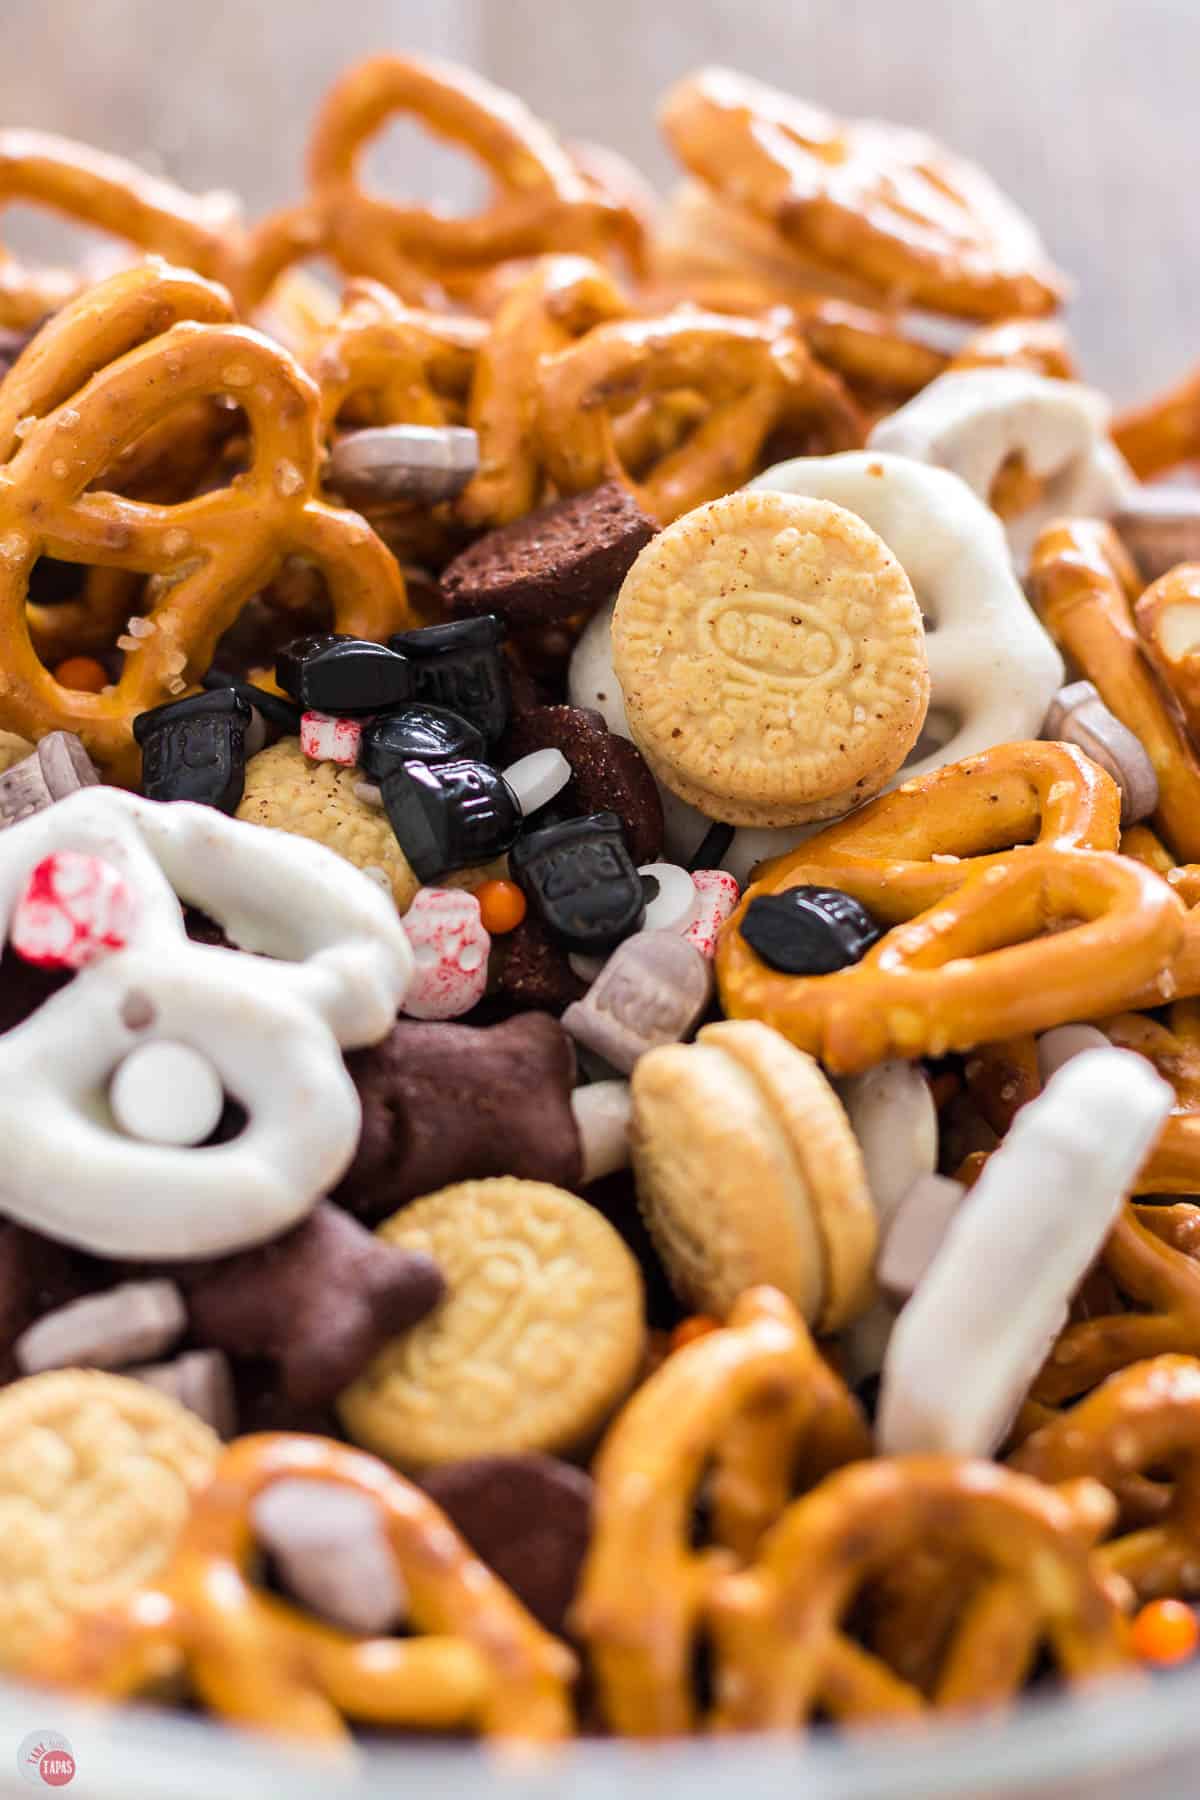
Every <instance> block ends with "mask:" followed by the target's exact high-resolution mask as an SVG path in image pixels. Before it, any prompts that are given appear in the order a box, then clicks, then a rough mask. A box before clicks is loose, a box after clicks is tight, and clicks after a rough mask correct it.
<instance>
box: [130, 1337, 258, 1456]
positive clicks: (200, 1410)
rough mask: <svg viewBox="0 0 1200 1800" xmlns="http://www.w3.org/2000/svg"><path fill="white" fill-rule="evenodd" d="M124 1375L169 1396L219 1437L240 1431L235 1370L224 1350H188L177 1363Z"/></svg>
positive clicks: (148, 1367) (176, 1360)
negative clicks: (235, 1389) (235, 1391)
mask: <svg viewBox="0 0 1200 1800" xmlns="http://www.w3.org/2000/svg"><path fill="white" fill-rule="evenodd" d="M122 1374H124V1375H128V1376H129V1378H130V1379H131V1380H132V1381H143V1382H145V1384H146V1386H147V1387H152V1388H157V1389H158V1391H159V1393H160V1394H169V1395H170V1396H171V1398H172V1400H178V1402H179V1404H180V1406H186V1407H187V1409H188V1411H189V1412H194V1413H195V1414H196V1416H197V1417H198V1418H201V1419H203V1420H204V1422H205V1424H206V1425H211V1426H212V1428H213V1430H214V1431H215V1432H216V1434H217V1436H218V1437H223V1438H231V1437H232V1436H233V1434H234V1432H235V1431H236V1430H237V1397H236V1395H235V1393H234V1387H233V1370H232V1369H231V1368H230V1366H229V1358H228V1357H227V1356H226V1354H225V1352H224V1351H223V1350H188V1351H185V1353H184V1354H183V1355H182V1356H177V1357H176V1358H175V1360H174V1361H173V1362H165V1363H147V1364H146V1365H145V1366H144V1367H143V1368H140V1369H123V1370H122Z"/></svg>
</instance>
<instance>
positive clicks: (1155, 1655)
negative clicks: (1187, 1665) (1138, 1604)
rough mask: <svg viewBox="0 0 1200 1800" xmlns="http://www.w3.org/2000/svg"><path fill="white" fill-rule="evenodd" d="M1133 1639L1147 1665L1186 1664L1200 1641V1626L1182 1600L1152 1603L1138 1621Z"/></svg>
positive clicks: (1132, 1634)
mask: <svg viewBox="0 0 1200 1800" xmlns="http://www.w3.org/2000/svg"><path fill="white" fill-rule="evenodd" d="M1130 1639H1131V1642H1132V1644H1133V1649H1134V1653H1135V1654H1136V1655H1137V1656H1139V1657H1140V1658H1141V1660H1142V1661H1143V1662H1148V1663H1160V1664H1163V1665H1166V1664H1169V1663H1180V1662H1186V1661H1187V1659H1188V1657H1189V1656H1191V1655H1192V1653H1193V1652H1194V1651H1195V1648H1196V1644H1197V1642H1198V1641H1200V1623H1197V1620H1196V1615H1195V1613H1194V1612H1193V1611H1192V1609H1191V1607H1190V1606H1185V1605H1184V1603H1183V1601H1182V1600H1151V1601H1150V1602H1149V1603H1148V1604H1147V1605H1146V1606H1143V1607H1142V1610H1141V1611H1140V1612H1139V1613H1138V1614H1137V1615H1136V1617H1135V1618H1134V1621H1133V1625H1132V1627H1131V1629H1130Z"/></svg>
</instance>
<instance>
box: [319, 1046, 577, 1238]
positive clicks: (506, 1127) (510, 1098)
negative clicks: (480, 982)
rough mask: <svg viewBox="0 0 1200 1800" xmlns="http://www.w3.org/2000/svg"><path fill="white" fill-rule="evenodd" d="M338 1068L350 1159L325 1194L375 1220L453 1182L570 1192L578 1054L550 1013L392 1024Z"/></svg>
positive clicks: (574, 1155) (574, 1172)
mask: <svg viewBox="0 0 1200 1800" xmlns="http://www.w3.org/2000/svg"><path fill="white" fill-rule="evenodd" d="M346 1066H347V1068H348V1069H349V1071H350V1074H351V1076H352V1077H353V1079H354V1082H355V1085H356V1086H357V1088H358V1091H359V1095H360V1097H361V1099H362V1107H363V1128H362V1135H361V1137H360V1139H359V1145H358V1154H357V1155H356V1156H355V1159H354V1161H353V1163H352V1164H351V1166H350V1169H349V1171H348V1173H347V1174H346V1176H345V1178H344V1179H343V1181H342V1183H341V1186H340V1187H339V1188H338V1189H337V1191H336V1193H335V1194H334V1199H335V1200H336V1201H337V1203H338V1205H339V1206H344V1207H346V1208H347V1209H348V1210H349V1211H350V1212H353V1213H354V1214H355V1215H356V1216H357V1217H358V1218H360V1219H365V1220H366V1221H367V1222H368V1223H370V1224H375V1223H376V1222H377V1221H379V1220H381V1219H386V1218H388V1217H389V1216H390V1215H391V1214H392V1213H394V1212H395V1211H397V1209H398V1208H399V1207H401V1206H404V1205H406V1204H407V1202H408V1201H410V1200H415V1199H417V1197H418V1196H419V1195H421V1194H432V1193H436V1191H437V1190H438V1189H439V1188H443V1187H449V1186H450V1185H451V1184H452V1183H453V1182H456V1181H471V1180H479V1179H481V1178H482V1177H484V1176H488V1175H516V1176H519V1177H521V1178H522V1179H523V1180H527V1181H548V1182H550V1183H552V1184H553V1185H554V1186H555V1187H575V1186H577V1185H578V1182H579V1178H580V1174H581V1171H582V1157H581V1153H580V1145H579V1130H578V1127H577V1126H576V1124H575V1116H574V1114H573V1113H572V1111H571V1087H572V1084H573V1082H574V1079H575V1052H574V1050H573V1048H572V1045H571V1040H570V1039H569V1038H568V1036H567V1034H566V1032H565V1031H564V1030H563V1029H562V1026H561V1025H559V1024H558V1022H557V1020H555V1019H552V1018H550V1016H549V1015H548V1014H547V1013H536V1012H531V1013H524V1014H522V1015H521V1016H520V1017H518V1018H515V1019H508V1020H506V1021H505V1022H504V1023H503V1024H502V1025H490V1026H475V1025H453V1024H441V1023H438V1024H425V1023H423V1022H421V1021H419V1020H416V1019H401V1020H400V1022H399V1024H397V1025H396V1026H395V1027H394V1028H393V1030H392V1033H391V1035H390V1037H387V1038H385V1039H384V1041H383V1042H382V1043H381V1044H376V1045H375V1046H374V1048H372V1049H370V1050H358V1051H355V1052H354V1053H353V1054H351V1055H350V1056H348V1057H347V1058H346Z"/></svg>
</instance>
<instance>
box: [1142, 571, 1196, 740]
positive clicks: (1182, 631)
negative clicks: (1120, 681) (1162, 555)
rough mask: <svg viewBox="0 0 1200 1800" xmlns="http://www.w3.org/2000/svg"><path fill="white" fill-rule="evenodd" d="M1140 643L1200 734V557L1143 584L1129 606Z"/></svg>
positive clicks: (1191, 726)
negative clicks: (1143, 586) (1133, 603)
mask: <svg viewBox="0 0 1200 1800" xmlns="http://www.w3.org/2000/svg"><path fill="white" fill-rule="evenodd" d="M1133 617H1134V622H1135V623H1136V625H1137V628H1138V631H1139V633H1140V635H1141V640H1142V648H1143V650H1144V651H1145V654H1146V655H1147V657H1149V659H1150V662H1151V663H1152V665H1153V667H1154V668H1155V670H1156V671H1157V673H1158V677H1159V680H1160V681H1161V682H1162V684H1163V686H1164V687H1165V688H1166V689H1167V691H1168V692H1169V693H1170V694H1172V695H1173V696H1174V698H1175V700H1176V701H1177V703H1178V706H1179V710H1180V712H1181V713H1182V714H1183V717H1184V720H1185V722H1186V724H1187V728H1188V731H1189V732H1190V733H1191V737H1192V742H1193V743H1195V742H1196V741H1197V739H1198V738H1200V563H1194V562H1193V563H1179V564H1178V565H1177V566H1176V567H1175V568H1173V569H1169V570H1168V571H1167V573H1166V574H1165V575H1160V576H1159V578H1158V580H1157V581H1154V582H1152V583H1151V584H1150V586H1149V587H1148V588H1147V589H1146V591H1145V593H1144V594H1143V595H1142V597H1141V599H1140V600H1139V601H1138V602H1137V604H1136V606H1135V607H1134V609H1133Z"/></svg>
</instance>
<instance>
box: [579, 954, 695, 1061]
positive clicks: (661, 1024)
mask: <svg viewBox="0 0 1200 1800" xmlns="http://www.w3.org/2000/svg"><path fill="white" fill-rule="evenodd" d="M712 982H713V976H712V965H711V963H710V962H709V960H708V958H707V957H706V956H702V955H701V953H700V951H699V950H697V949H696V948H695V947H694V946H693V945H691V944H689V943H688V941H687V939H686V938H682V937H680V936H678V934H677V933H675V932H673V931H639V932H638V933H636V935H635V936H633V937H630V938H626V939H625V942H624V943H623V944H619V945H618V946H617V948H616V949H615V950H614V951H613V953H612V955H611V956H610V957H609V959H608V961H607V962H606V963H605V965H604V967H603V968H602V969H601V971H600V973H599V975H598V976H597V977H596V980H595V981H594V982H593V984H592V986H591V987H590V988H589V989H588V991H587V993H586V994H585V995H584V997H583V999H582V1000H577V1001H576V1002H575V1003H574V1005H573V1006H569V1007H568V1008H567V1010H566V1012H565V1013H564V1014H563V1019H562V1022H563V1025H564V1027H565V1028H566V1030H567V1031H569V1032H570V1034H571V1036H572V1037H573V1038H576V1039H577V1040H578V1042H579V1043H581V1044H583V1045H585V1046H586V1048H587V1049H589V1050H593V1051H595V1053H596V1055H597V1056H602V1057H603V1058H604V1060H605V1062H607V1063H609V1064H611V1066H612V1067H613V1068H614V1069H619V1070H620V1071H621V1073H622V1074H624V1075H628V1073H629V1072H630V1070H631V1069H632V1068H633V1065H634V1064H635V1063H636V1062H637V1060H638V1058H639V1056H644V1055H645V1054H646V1052H647V1050H655V1049H657V1048H658V1047H659V1045H660V1044H677V1043H679V1041H680V1040H681V1039H682V1038H686V1037H687V1036H689V1034H690V1033H691V1032H692V1031H693V1030H694V1029H695V1027H696V1025H697V1023H698V1021H699V1019H700V1017H701V1015H702V1014H703V1012H704V1009H705V1007H706V1006H707V1005H708V1002H709V999H710V997H711V994H712Z"/></svg>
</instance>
